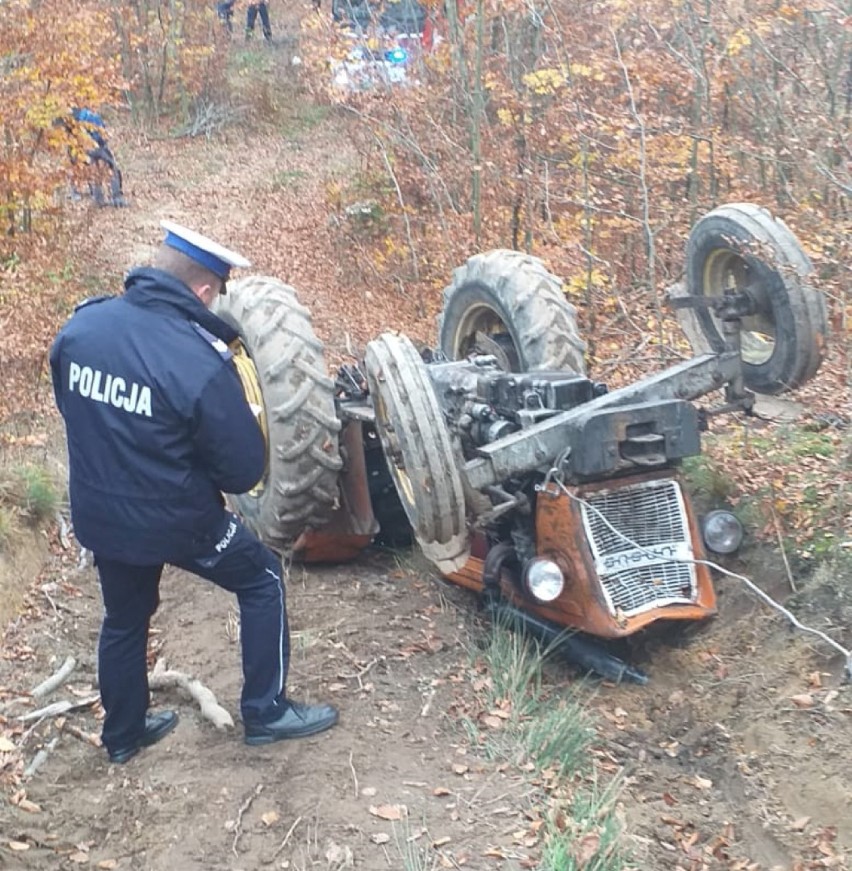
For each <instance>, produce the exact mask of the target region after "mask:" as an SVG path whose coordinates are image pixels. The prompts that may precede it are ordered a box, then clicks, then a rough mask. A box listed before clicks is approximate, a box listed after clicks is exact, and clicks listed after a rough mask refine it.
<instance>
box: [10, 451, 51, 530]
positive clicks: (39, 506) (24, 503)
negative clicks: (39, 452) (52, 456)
mask: <svg viewBox="0 0 852 871" xmlns="http://www.w3.org/2000/svg"><path fill="white" fill-rule="evenodd" d="M59 501H60V500H59V493H58V491H57V489H56V485H55V483H54V481H53V479H52V478H51V476H50V474H49V472H48V471H47V470H46V469H45V468H44V467H43V466H33V465H23V466H14V467H12V468H9V469H3V470H2V471H1V472H0V505H2V506H3V507H5V508H6V510H10V509H11V510H12V511H17V512H18V513H19V514H22V515H23V516H24V517H26V518H28V519H29V520H30V521H31V522H32V523H36V524H38V523H43V522H45V521H46V520H48V519H50V518H52V517H53V515H54V514H55V513H56V509H57V508H58V506H59Z"/></svg>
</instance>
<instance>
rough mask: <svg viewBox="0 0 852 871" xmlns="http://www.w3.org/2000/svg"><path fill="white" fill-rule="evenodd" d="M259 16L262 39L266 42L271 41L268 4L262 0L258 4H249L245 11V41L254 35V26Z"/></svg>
mask: <svg viewBox="0 0 852 871" xmlns="http://www.w3.org/2000/svg"><path fill="white" fill-rule="evenodd" d="M258 16H260V24H261V28H262V29H263V38H264V39H265V40H266V41H267V42H271V41H272V27H271V26H270V24H269V4H268V3H266V2H265V0H262V2H260V3H249V5H248V10H247V11H246V41H248V40H250V39H251V37H252V34H253V33H254V25H255V22H256V21H257V18H258Z"/></svg>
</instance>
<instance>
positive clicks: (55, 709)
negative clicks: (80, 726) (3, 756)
mask: <svg viewBox="0 0 852 871" xmlns="http://www.w3.org/2000/svg"><path fill="white" fill-rule="evenodd" d="M99 698H100V696H98V695H94V696H86V698H85V699H78V700H77V701H76V702H69V701H68V700H67V699H63V700H62V701H61V702H53V703H52V704H49V705H46V706H45V707H43V708H39V709H38V710H36V711H30V712H29V713H27V714H21V715H20V716H19V717H18V719H19V720H20V721H21V722H22V723H31V722H32V721H33V720H46V719H47V718H48V717H58V716H59V715H60V714H67V713H68V712H69V711H79V710H80V709H81V708H88V707H89V705H93V704H94V703H95V702H96V701H97V700H98V699H99Z"/></svg>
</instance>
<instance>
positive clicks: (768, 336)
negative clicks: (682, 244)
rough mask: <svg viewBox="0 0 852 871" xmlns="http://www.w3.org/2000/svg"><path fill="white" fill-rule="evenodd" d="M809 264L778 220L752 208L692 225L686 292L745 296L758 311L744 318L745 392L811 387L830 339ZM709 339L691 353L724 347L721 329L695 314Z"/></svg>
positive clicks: (717, 212)
mask: <svg viewBox="0 0 852 871" xmlns="http://www.w3.org/2000/svg"><path fill="white" fill-rule="evenodd" d="M811 271H812V267H811V263H810V260H809V259H808V256H807V255H806V254H805V252H804V251H803V250H802V247H801V245H800V244H799V242H798V240H797V239H796V237H795V236H794V235H793V233H792V232H790V230H789V229H788V227H787V226H786V224H784V222H783V221H781V220H780V219H779V218H774V217H773V216H772V215H771V214H770V213H769V212H768V211H767V210H766V209H763V208H761V207H759V206H755V205H752V204H750V203H730V204H728V205H724V206H719V208H717V209H714V210H713V211H712V212H709V213H708V214H706V215H705V216H704V217H703V218H701V219H700V220H699V221H698V222H697V223H696V225H695V226H694V227H693V229H692V232H691V233H690V235H689V241H688V243H687V251H686V277H687V292H688V293H689V294H691V295H693V296H704V297H718V296H722V295H723V294H724V293H725V291H726V290H747V291H748V292H749V293H750V294H751V295H752V297H753V299H754V301H755V303H756V306H757V312H756V313H755V314H754V315H751V316H749V317H747V318H744V319H743V323H742V333H741V339H742V358H743V375H744V378H745V383H746V386H747V387H749V388H750V389H751V390H754V391H755V392H757V393H767V394H775V393H783V392H785V391H787V390H792V389H794V388H796V387H799V386H801V385H802V384H804V383H805V382H807V381H809V380H810V379H811V378H813V376H814V375H815V374H816V371H817V369H819V366H820V363H821V362H822V358H823V353H824V351H825V343H826V337H827V333H828V317H827V314H826V306H825V298H824V297H823V295H822V294H821V293H820V292H819V291H817V290H815V289H814V288H812V287H811V286H810V284H809V274H810V272H811ZM695 320H696V322H697V324H698V326H699V328H700V331H701V333H702V335H703V339H704V340H705V341H706V346H705V347H699V348H693V350H695V351H698V352H702V351H710V352H713V353H718V352H720V351H723V350H724V349H725V340H724V337H723V334H722V325H721V323H720V321H719V320H718V319H717V318H716V317H715V316H714V314H713V313H712V311H711V310H710V309H709V308H706V307H700V308H697V309H696V310H695Z"/></svg>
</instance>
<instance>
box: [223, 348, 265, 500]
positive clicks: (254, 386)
mask: <svg viewBox="0 0 852 871" xmlns="http://www.w3.org/2000/svg"><path fill="white" fill-rule="evenodd" d="M231 352H232V353H233V355H234V356H233V360H234V368H235V369H236V370H237V375H238V376H239V378H240V383H241V384H242V386H243V393H244V394H245V397H246V401H247V402H248V403H249V405H251V406H254V407H255V408H259V409H260V411H259V412H258V413H257V414H255V417H256V418H257V422H258V425H259V426H260V431H261V432H262V433H263V441H264V442H265V443H266V456H267V466H268V464H269V459H268V457H269V428H268V426H267V423H266V406H265V405H264V404H263V391H262V390H261V389H260V379H259V378H258V377H257V368H256V367H255V365H254V360H252V358H251V357H249V355H248V352H247V351H246V348H245V345H243V343H242V342H241V341H239V339H238V340H237V341H236V342H234V343H233V344H232V345H231ZM265 477H266V476H264V478H265ZM263 480H264V479H263V478H261V480H260V481H259V482H258V484H257V486H256V487H255V488H254V489H253V490H251V491H250V495H252V496H258V495H260V493H262V492H263Z"/></svg>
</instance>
